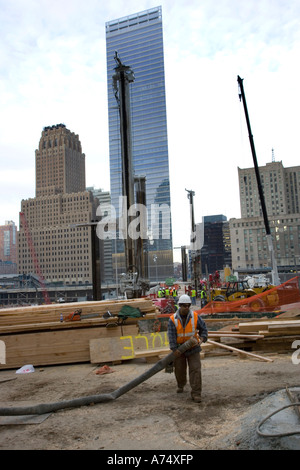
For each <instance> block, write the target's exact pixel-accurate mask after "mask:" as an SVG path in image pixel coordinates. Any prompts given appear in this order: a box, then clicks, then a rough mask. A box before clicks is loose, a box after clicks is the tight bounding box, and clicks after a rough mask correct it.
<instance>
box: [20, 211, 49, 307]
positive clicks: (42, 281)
mask: <svg viewBox="0 0 300 470" xmlns="http://www.w3.org/2000/svg"><path fill="white" fill-rule="evenodd" d="M20 222H21V224H22V226H23V228H24V232H25V236H26V239H27V243H28V247H29V249H30V254H31V258H32V261H33V264H34V269H35V272H36V274H37V276H38V278H39V282H40V285H41V288H42V293H43V297H44V301H45V303H46V304H50V303H51V302H50V298H49V294H48V291H47V289H46V285H45V279H44V276H43V274H42V271H41V268H40V264H39V260H38V257H37V254H36V251H35V249H34V244H33V241H32V236H31V233H30V230H29V227H28V223H27V219H26V217H25V214H24V212H20Z"/></svg>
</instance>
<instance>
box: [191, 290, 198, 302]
mask: <svg viewBox="0 0 300 470" xmlns="http://www.w3.org/2000/svg"><path fill="white" fill-rule="evenodd" d="M196 296H197V292H196V289H194V288H192V289H191V297H192V305H196Z"/></svg>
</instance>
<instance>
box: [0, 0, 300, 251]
mask: <svg viewBox="0 0 300 470" xmlns="http://www.w3.org/2000/svg"><path fill="white" fill-rule="evenodd" d="M158 5H162V15H163V31H164V54H165V75H166V96H167V119H168V140H169V163H170V182H171V202H172V222H173V224H172V225H173V244H174V247H176V246H180V245H183V244H188V243H189V236H190V213H189V202H188V199H187V192H186V191H185V189H189V190H190V189H192V190H193V191H195V198H194V210H195V221H196V222H201V221H202V217H203V216H205V215H213V214H224V215H226V216H227V218H228V219H230V218H232V217H240V204H239V187H238V175H237V167H238V166H239V167H241V168H248V167H252V166H253V160H252V154H251V151H250V144H249V139H248V133H247V128H246V121H245V115H244V111H243V107H242V104H241V103H240V101H239V98H238V85H237V76H238V75H240V76H241V77H242V78H243V79H244V89H245V94H246V99H247V104H248V111H249V115H250V121H251V127H252V133H253V136H254V143H255V148H256V154H257V159H258V164H259V165H265V164H266V163H267V162H271V160H272V148H273V149H274V155H275V160H276V161H282V162H283V165H284V166H285V167H288V166H293V165H299V164H300V158H299V137H298V136H299V119H298V112H299V111H298V110H299V104H300V103H299V101H300V91H299V83H300V67H299V58H300V25H299V18H300V2H299V0H289V1H286V0H214V1H212V0H162V1H160V2H156V1H151V0H138V1H137V0H127V1H126V2H124V1H121V0H111V1H110V2H107V1H105V0H85V1H84V2H82V0H0V11H1V15H0V37H1V40H0V73H1V76H0V155H1V173H0V225H2V224H4V222H5V220H13V221H14V222H15V223H16V224H17V225H18V226H19V211H20V209H21V200H22V199H28V198H31V197H35V149H36V148H37V147H38V143H39V140H40V137H41V132H42V130H43V127H44V126H51V125H53V124H58V123H64V124H65V125H66V126H67V128H68V129H70V130H71V131H72V132H75V133H76V134H78V135H79V138H80V141H81V144H82V149H83V152H84V153H85V155H86V183H87V186H95V187H96V188H102V189H103V190H110V186H109V153H108V152H109V149H108V111H107V87H106V55H105V22H106V21H110V20H113V19H116V18H120V17H123V16H127V15H131V14H133V13H136V12H139V11H142V10H145V9H148V8H153V7H156V6H158ZM128 65H130V64H128ZM175 252H176V253H177V254H176V258H177V259H180V256H179V255H180V253H179V250H175Z"/></svg>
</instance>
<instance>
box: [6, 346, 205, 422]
mask: <svg viewBox="0 0 300 470" xmlns="http://www.w3.org/2000/svg"><path fill="white" fill-rule="evenodd" d="M197 344H198V342H197V340H196V339H195V338H191V339H189V340H188V341H186V342H185V343H184V344H182V345H181V346H180V347H179V348H178V349H179V351H180V352H181V353H184V352H185V351H187V350H188V349H191V348H192V347H194V346H196V345H197ZM174 358H175V355H174V353H173V352H171V353H170V354H168V355H167V356H165V357H164V358H163V359H161V360H159V361H158V362H157V363H156V364H154V366H153V367H151V368H150V369H149V370H147V371H146V372H144V373H143V374H141V375H140V376H138V377H136V378H135V379H134V380H132V381H130V382H128V383H127V384H125V385H123V386H122V387H120V388H118V389H117V390H115V391H114V392H112V393H104V394H100V395H90V396H87V397H81V398H74V399H73V400H64V401H59V402H54V403H42V404H40V405H33V406H24V407H22V406H20V407H7V408H0V416H21V415H41V414H45V413H52V412H53V411H58V410H62V409H64V408H74V407H79V406H87V405H91V404H96V403H105V402H108V401H112V400H115V399H116V398H119V397H120V396H121V395H124V394H125V393H127V392H129V391H130V390H132V389H133V388H134V387H136V386H137V385H139V384H141V383H142V382H144V381H145V380H147V379H149V378H150V377H152V376H153V375H155V374H157V372H159V371H161V370H162V369H164V368H165V367H166V366H167V365H168V364H170V363H171V362H173V360H174Z"/></svg>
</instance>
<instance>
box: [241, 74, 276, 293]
mask: <svg viewBox="0 0 300 470" xmlns="http://www.w3.org/2000/svg"><path fill="white" fill-rule="evenodd" d="M237 80H238V84H239V98H240V101H241V100H242V101H243V105H244V111H245V116H246V122H247V128H248V133H249V140H250V147H251V151H252V157H253V162H254V168H255V175H256V181H257V186H258V192H259V197H260V203H261V208H262V213H263V218H264V223H265V229H266V237H267V241H268V247H269V251H270V255H271V265H272V283H273V284H274V285H279V284H280V280H279V276H278V270H277V263H276V259H275V254H274V247H273V241H272V235H271V230H270V225H269V220H268V214H267V209H266V203H265V198H264V193H263V189H262V184H261V179H260V174H259V168H258V164H257V158H256V152H255V146H254V139H253V135H252V131H251V126H250V119H249V115H248V109H247V103H246V97H245V92H244V86H243V79H242V78H241V77H240V76H238V79H237Z"/></svg>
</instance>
